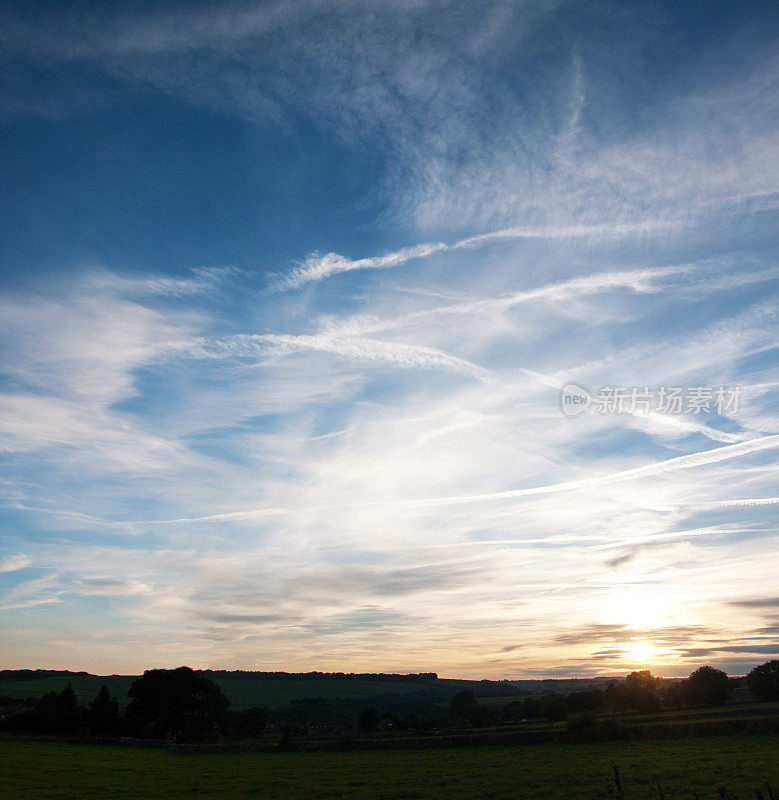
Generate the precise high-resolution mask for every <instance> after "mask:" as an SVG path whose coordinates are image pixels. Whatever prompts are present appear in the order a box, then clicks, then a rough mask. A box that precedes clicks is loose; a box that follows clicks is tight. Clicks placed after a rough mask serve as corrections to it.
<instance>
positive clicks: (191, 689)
mask: <svg viewBox="0 0 779 800" xmlns="http://www.w3.org/2000/svg"><path fill="white" fill-rule="evenodd" d="M746 681H747V686H748V687H749V690H750V692H751V693H752V695H753V697H754V698H755V699H757V700H760V701H772V700H779V660H773V661H769V662H766V663H765V664H762V665H760V666H759V667H755V669H753V670H752V671H751V672H750V673H749V675H748V676H747V678H746ZM731 694H732V681H731V679H730V678H728V676H727V675H726V674H725V673H724V672H722V671H721V670H718V669H715V668H713V667H710V666H704V667H700V668H699V669H696V670H695V671H694V672H693V673H691V674H690V676H689V677H687V678H685V679H683V680H678V681H670V680H663V679H662V678H659V677H656V676H654V675H652V674H651V672H650V671H649V670H641V671H637V672H631V673H630V674H629V675H628V676H627V677H626V678H625V679H624V680H621V681H615V682H613V683H611V684H609V685H608V686H606V688H604V689H602V690H601V689H589V690H585V691H576V692H571V693H569V694H566V695H561V694H557V693H554V692H548V693H545V694H542V695H540V696H533V695H528V696H527V697H525V698H523V699H522V700H513V701H511V702H509V703H507V704H506V705H504V706H503V707H502V708H494V707H489V708H488V707H484V706H480V705H479V703H478V701H477V700H476V698H475V696H474V694H473V692H472V691H469V690H466V691H461V692H457V693H456V694H454V696H452V697H451V700H450V702H449V708H448V714H444V715H442V714H441V712H440V710H437V709H436V706H435V705H434V703H431V701H430V699H429V698H423V697H421V696H416V695H413V694H412V695H409V696H404V698H402V703H401V705H400V706H395V710H394V711H389V710H386V709H382V710H381V711H377V709H376V706H369V707H365V708H363V709H362V711H361V712H360V713H359V714H357V713H356V711H355V712H354V713H353V714H352V713H350V712H349V711H348V706H347V707H346V712H345V707H344V705H343V703H344V702H345V701H339V702H335V701H330V700H322V699H302V700H298V701H295V702H293V703H291V704H290V706H289V707H288V708H286V709H275V710H273V711H271V710H269V709H267V708H250V709H242V710H230V708H229V705H230V704H229V701H228V699H227V698H226V697H225V695H224V694H223V693H222V691H221V689H220V688H219V686H218V685H217V684H216V683H215V682H214V681H212V680H211V679H210V678H208V677H206V675H205V674H203V673H201V672H196V671H194V670H192V669H190V668H189V667H179V668H177V669H153V670H147V671H146V672H144V673H143V675H142V676H140V677H139V678H136V679H135V680H134V681H133V683H132V684H131V685H130V687H129V689H128V692H127V696H128V703H127V705H126V707H125V708H124V709H122V708H120V705H119V702H118V700H117V698H115V697H111V695H110V693H109V691H108V687H107V686H103V687H102V688H101V689H100V691H99V692H98V694H97V695H96V697H95V698H94V699H93V700H92V701H91V702H90V703H88V704H87V705H82V704H80V703H79V701H78V698H77V696H76V693H75V691H74V690H73V686H72V685H71V684H68V686H67V687H66V688H65V689H63V690H62V691H61V692H48V693H47V694H45V695H43V696H42V697H41V698H39V699H28V700H23V701H18V700H13V699H12V698H0V709H1V711H0V727H2V729H3V730H6V731H11V732H17V733H33V734H44V735H90V734H91V735H95V736H109V737H116V736H130V737H137V738H145V739H164V740H169V741H182V742H206V741H217V740H219V739H222V738H235V739H250V738H256V737H258V736H260V735H262V733H263V732H264V731H266V730H267V728H268V726H269V724H270V725H272V726H275V730H276V732H277V733H279V734H284V736H288V735H292V734H295V733H306V732H309V733H310V732H311V731H312V730H313V729H315V728H316V727H317V726H330V727H329V728H328V729H329V730H332V729H333V726H334V725H342V726H344V728H351V726H352V723H353V722H356V723H357V725H358V726H359V728H360V729H362V730H364V731H375V730H377V729H397V730H412V729H413V730H420V729H423V728H436V729H438V728H446V727H452V726H454V727H458V726H459V727H466V726H467V727H484V726H488V725H499V724H505V723H514V722H522V721H526V720H546V721H564V720H568V721H569V724H571V723H574V724H575V723H576V721H577V720H578V719H581V718H584V717H587V716H588V715H597V714H602V713H608V712H654V711H661V710H675V709H679V708H683V707H704V706H718V705H722V704H724V703H726V702H728V700H729V699H730V697H731ZM385 697H386V699H387V700H388V701H389V700H390V699H391V698H390V696H385ZM375 699H376V700H379V699H380V698H375ZM355 702H359V701H351V707H352V708H354V705H353V704H354V703H355ZM377 705H378V704H377ZM379 708H381V706H379ZM284 736H282V743H283V741H284Z"/></svg>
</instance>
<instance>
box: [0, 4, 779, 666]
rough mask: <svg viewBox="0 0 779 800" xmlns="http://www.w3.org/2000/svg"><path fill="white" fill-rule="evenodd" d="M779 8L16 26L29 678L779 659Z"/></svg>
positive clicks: (13, 613)
mask: <svg viewBox="0 0 779 800" xmlns="http://www.w3.org/2000/svg"><path fill="white" fill-rule="evenodd" d="M778 11H779V9H777V7H775V6H772V4H768V3H738V2H728V3H725V2H711V3H705V4H701V3H688V2H608V0H603V1H600V0H597V1H596V2H586V3H585V2H563V1H562V0H539V2H521V1H520V0H517V2H509V1H508V0H507V1H506V2H483V1H482V0H475V2H467V3H466V2H453V1H452V0H360V1H359V2H358V1H357V0H343V2H339V3H332V2H322V1H321V0H285V2H278V1H276V0H265V1H264V2H259V3H258V2H254V3H252V2H247V3H236V4H231V3H211V4H209V3H204V2H194V3H171V4H166V3H156V2H155V3H146V2H123V3H110V4H105V6H102V7H101V6H100V4H96V3H79V2H69V3H67V4H47V3H37V2H36V3H23V4H22V3H19V4H13V3H6V4H4V5H3V9H2V11H0V65H1V66H2V69H0V75H1V76H2V77H1V78H0V159H1V160H2V170H1V172H0V174H1V175H2V179H1V180H2V191H0V283H1V286H2V288H1V291H0V626H1V630H2V633H1V634H0V635H1V636H2V666H4V667H8V668H22V667H28V668H35V667H41V668H70V669H86V670H89V671H91V672H97V673H104V674H105V673H137V672H139V671H141V670H143V669H146V668H151V667H173V666H178V665H180V664H187V665H189V666H192V667H209V668H222V669H234V668H242V669H264V670H290V671H307V670H313V669H319V670H327V671H338V670H341V671H355V672H364V671H374V672H375V671H386V672H389V671H398V672H413V671H426V672H427V671H435V672H438V673H439V675H444V676H459V677H473V678H483V677H488V678H536V677H540V676H546V677H562V676H576V675H580V676H595V675H618V674H625V673H626V672H628V671H630V670H632V669H642V668H649V669H651V670H652V671H653V672H654V673H655V674H660V675H665V676H677V675H687V674H689V673H690V672H691V671H692V670H693V669H695V668H697V667H698V666H701V665H702V664H711V665H714V666H716V667H718V668H721V669H724V670H726V671H727V672H728V673H730V674H744V673H745V672H746V671H748V670H749V669H750V668H751V667H753V666H755V665H757V664H760V663H763V662H764V661H767V660H769V659H770V658H775V657H778V656H779V588H778V587H779V581H777V563H779V533H778V532H777V519H778V518H779V514H777V508H778V507H777V504H778V503H779V488H778V487H777V470H776V458H777V453H778V452H779V419H778V415H777V397H778V394H777V388H778V387H779V371H778V370H777V358H776V356H777V342H778V339H777V318H776V311H777V294H776V293H777V288H778V287H779V280H778V279H779V269H778V268H777V257H776V254H777V243H778V242H779V236H778V235H777V233H778V232H779V230H778V226H777V209H778V208H779V186H778V181H777V174H778V173H779V136H778V135H777V134H779V120H778V117H777V111H779V94H778V93H777V79H778V78H779V50H778V49H777V47H776V38H775V32H776V30H777V25H776V23H777V16H778V13H777V12H778ZM634 390H635V392H634ZM673 397H676V398H678V402H676V401H674V402H671V401H670V398H673ZM566 398H567V399H566ZM571 398H574V400H571ZM696 398H697V399H696ZM575 400H579V401H580V402H579V403H575V402H574V401H575Z"/></svg>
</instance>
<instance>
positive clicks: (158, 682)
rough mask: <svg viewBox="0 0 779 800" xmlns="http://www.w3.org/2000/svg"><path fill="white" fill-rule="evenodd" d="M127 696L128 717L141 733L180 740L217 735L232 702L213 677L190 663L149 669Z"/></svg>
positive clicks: (133, 726) (202, 738)
mask: <svg viewBox="0 0 779 800" xmlns="http://www.w3.org/2000/svg"><path fill="white" fill-rule="evenodd" d="M127 696H128V698H129V699H130V702H129V703H128V705H127V712H126V713H127V720H128V722H129V724H130V725H131V727H132V728H133V729H134V730H135V731H136V732H137V733H140V734H142V735H147V736H163V737H170V738H174V739H177V740H180V741H202V740H206V739H212V738H214V737H215V736H216V735H218V733H219V732H220V731H221V730H222V727H223V725H224V721H225V717H226V714H227V708H228V706H229V704H230V703H229V700H228V699H227V698H226V697H225V696H224V695H223V694H222V691H221V689H220V688H219V687H218V686H217V685H216V684H215V683H214V682H213V681H212V680H209V679H208V678H206V677H204V676H202V675H199V674H198V673H197V672H195V671H194V670H192V669H190V668H189V667H179V668H178V669H150V670H146V672H144V673H143V675H142V676H141V677H140V678H136V679H135V680H134V681H133V682H132V684H131V685H130V688H129V689H128V690H127Z"/></svg>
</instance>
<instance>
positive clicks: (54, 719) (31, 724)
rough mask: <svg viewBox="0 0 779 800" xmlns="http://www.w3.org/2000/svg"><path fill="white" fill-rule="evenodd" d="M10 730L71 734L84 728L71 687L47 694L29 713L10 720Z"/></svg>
mask: <svg viewBox="0 0 779 800" xmlns="http://www.w3.org/2000/svg"><path fill="white" fill-rule="evenodd" d="M10 721H11V723H12V724H11V725H10V729H11V730H17V731H20V732H25V733H49V734H73V733H77V732H78V731H80V730H81V728H83V726H84V709H83V708H82V707H81V706H80V705H79V703H78V698H77V697H76V693H75V692H74V691H73V686H71V684H68V685H67V686H66V687H65V688H64V689H63V690H62V691H61V692H47V693H46V694H45V695H43V697H41V699H40V700H38V701H37V702H36V703H35V707H34V708H33V709H32V710H31V711H27V712H25V713H23V714H19V715H17V716H15V717H13V718H12V719H11V720H10Z"/></svg>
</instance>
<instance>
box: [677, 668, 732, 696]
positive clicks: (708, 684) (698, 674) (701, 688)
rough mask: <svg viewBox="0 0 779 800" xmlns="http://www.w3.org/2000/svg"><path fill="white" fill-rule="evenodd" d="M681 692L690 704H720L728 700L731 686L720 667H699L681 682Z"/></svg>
mask: <svg viewBox="0 0 779 800" xmlns="http://www.w3.org/2000/svg"><path fill="white" fill-rule="evenodd" d="M682 693H683V696H684V699H685V700H686V701H687V703H689V704H690V705H691V706H721V705H723V703H726V702H727V701H728V698H729V697H730V695H731V694H732V693H733V687H732V686H731V684H730V678H728V676H727V674H726V673H724V672H723V671H722V670H721V669H715V668H714V667H699V668H698V669H696V670H695V672H693V673H692V674H691V675H690V677H689V678H687V679H686V680H685V681H684V682H683V683H682Z"/></svg>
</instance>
